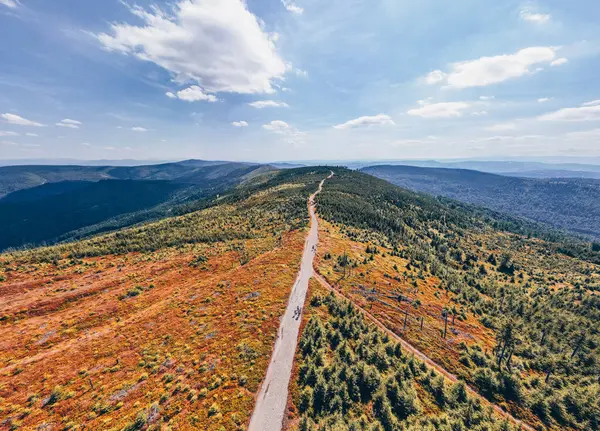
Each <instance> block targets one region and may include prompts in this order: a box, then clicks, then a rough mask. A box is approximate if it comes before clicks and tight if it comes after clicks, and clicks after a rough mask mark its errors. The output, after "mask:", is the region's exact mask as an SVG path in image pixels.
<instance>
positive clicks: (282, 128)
mask: <svg viewBox="0 0 600 431" xmlns="http://www.w3.org/2000/svg"><path fill="white" fill-rule="evenodd" d="M262 127H263V129H265V130H268V131H269V132H272V133H276V134H278V135H281V136H283V138H284V141H285V142H286V143H288V144H292V145H295V146H297V145H299V144H300V143H302V142H303V137H304V136H305V135H306V133H304V132H301V131H299V130H298V129H296V128H295V127H292V126H290V125H289V124H288V123H286V122H285V121H281V120H274V121H271V122H270V123H268V124H264V125H263V126H262Z"/></svg>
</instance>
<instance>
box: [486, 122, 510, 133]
mask: <svg viewBox="0 0 600 431" xmlns="http://www.w3.org/2000/svg"><path fill="white" fill-rule="evenodd" d="M516 128H517V125H516V124H515V123H500V124H494V125H493V126H490V127H486V129H485V130H489V131H490V132H506V131H509V130H515V129H516Z"/></svg>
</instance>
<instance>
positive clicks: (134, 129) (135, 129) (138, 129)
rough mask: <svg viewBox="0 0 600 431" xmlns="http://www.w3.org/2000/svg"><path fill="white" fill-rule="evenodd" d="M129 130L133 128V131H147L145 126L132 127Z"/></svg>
mask: <svg viewBox="0 0 600 431" xmlns="http://www.w3.org/2000/svg"><path fill="white" fill-rule="evenodd" d="M131 130H133V131H134V132H147V131H148V129H146V128H145V127H132V128H131Z"/></svg>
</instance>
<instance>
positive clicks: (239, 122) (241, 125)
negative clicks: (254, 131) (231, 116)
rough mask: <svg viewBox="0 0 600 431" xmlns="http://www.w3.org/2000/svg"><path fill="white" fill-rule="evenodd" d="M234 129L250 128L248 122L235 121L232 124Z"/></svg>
mask: <svg viewBox="0 0 600 431" xmlns="http://www.w3.org/2000/svg"><path fill="white" fill-rule="evenodd" d="M231 125H232V126H233V127H248V123H247V122H246V121H234V122H233V123H231Z"/></svg>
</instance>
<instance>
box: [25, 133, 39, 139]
mask: <svg viewBox="0 0 600 431" xmlns="http://www.w3.org/2000/svg"><path fill="white" fill-rule="evenodd" d="M25 135H27V136H30V137H32V138H39V136H40V135H38V134H37V133H25Z"/></svg>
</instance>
